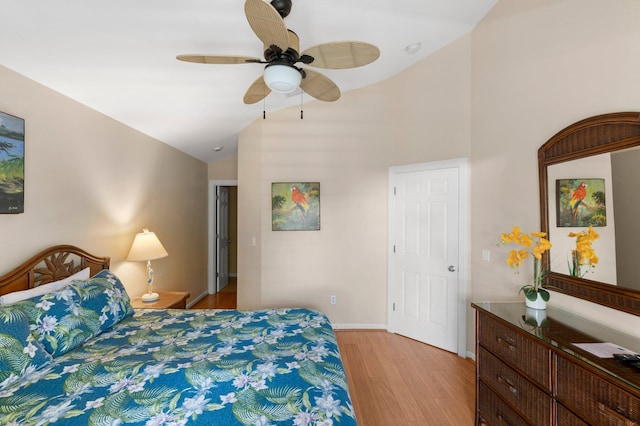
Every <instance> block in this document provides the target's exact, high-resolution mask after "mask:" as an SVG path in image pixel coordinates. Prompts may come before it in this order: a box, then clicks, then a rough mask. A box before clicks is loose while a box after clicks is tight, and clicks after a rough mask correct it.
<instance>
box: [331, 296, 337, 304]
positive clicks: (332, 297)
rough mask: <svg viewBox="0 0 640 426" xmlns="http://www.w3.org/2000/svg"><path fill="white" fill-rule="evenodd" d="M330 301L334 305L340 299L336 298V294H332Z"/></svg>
mask: <svg viewBox="0 0 640 426" xmlns="http://www.w3.org/2000/svg"><path fill="white" fill-rule="evenodd" d="M330 302H331V304H332V305H335V304H336V303H338V299H337V298H336V296H335V295H332V296H331V298H330Z"/></svg>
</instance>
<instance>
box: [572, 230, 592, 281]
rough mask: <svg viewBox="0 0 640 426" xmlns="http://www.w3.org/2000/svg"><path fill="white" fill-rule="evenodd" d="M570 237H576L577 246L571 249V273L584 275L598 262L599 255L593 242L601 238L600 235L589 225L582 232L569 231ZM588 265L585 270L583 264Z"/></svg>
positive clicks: (577, 275) (579, 275)
mask: <svg viewBox="0 0 640 426" xmlns="http://www.w3.org/2000/svg"><path fill="white" fill-rule="evenodd" d="M569 237H571V238H575V239H576V248H575V249H574V250H571V261H570V262H569V261H568V262H567V263H568V265H569V275H571V276H572V277H580V278H582V277H584V274H586V273H587V271H589V270H590V269H591V268H594V267H595V266H596V264H597V263H598V260H599V259H598V256H597V255H596V252H595V250H594V249H593V247H592V246H591V244H592V243H593V242H594V241H595V240H597V239H598V238H600V235H599V234H598V233H597V232H596V231H595V230H594V229H593V227H592V226H589V229H588V230H585V231H580V232H569ZM585 265H586V266H587V268H586V269H584V270H583V268H582V266H585Z"/></svg>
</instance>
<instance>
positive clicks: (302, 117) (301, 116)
mask: <svg viewBox="0 0 640 426" xmlns="http://www.w3.org/2000/svg"><path fill="white" fill-rule="evenodd" d="M302 119H304V111H303V110H302V90H300V120H302Z"/></svg>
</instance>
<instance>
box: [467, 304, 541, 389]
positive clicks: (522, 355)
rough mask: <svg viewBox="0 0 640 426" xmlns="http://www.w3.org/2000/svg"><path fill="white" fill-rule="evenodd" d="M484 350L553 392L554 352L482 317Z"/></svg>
mask: <svg viewBox="0 0 640 426" xmlns="http://www.w3.org/2000/svg"><path fill="white" fill-rule="evenodd" d="M478 339H479V342H480V344H481V345H482V346H484V347H485V348H487V349H489V350H490V351H491V352H493V353H494V354H496V355H497V356H498V357H499V358H501V359H503V360H505V361H506V362H508V363H509V364H511V365H512V366H513V367H515V368H516V369H518V370H520V371H521V372H523V373H524V374H526V375H527V376H529V377H530V378H531V379H532V380H534V381H535V382H536V383H538V384H539V385H541V386H542V387H543V388H544V389H546V390H548V391H551V350H550V349H547V348H546V347H544V346H542V345H540V344H538V343H536V342H535V341H533V340H530V339H528V338H526V337H524V336H523V335H521V334H519V333H517V332H515V331H514V330H513V329H512V328H508V327H506V326H505V325H503V324H501V323H500V322H498V321H496V320H494V319H492V318H491V317H488V316H486V315H479V326H478Z"/></svg>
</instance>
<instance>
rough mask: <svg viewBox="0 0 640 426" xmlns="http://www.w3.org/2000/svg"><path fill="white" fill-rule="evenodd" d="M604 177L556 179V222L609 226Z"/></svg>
mask: <svg viewBox="0 0 640 426" xmlns="http://www.w3.org/2000/svg"><path fill="white" fill-rule="evenodd" d="M604 188H605V187H604V179H593V178H589V179H556V224H557V226H558V227H562V228H568V227H572V228H576V227H577V228H583V227H587V226H594V227H595V226H607V209H606V203H605V190H604Z"/></svg>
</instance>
